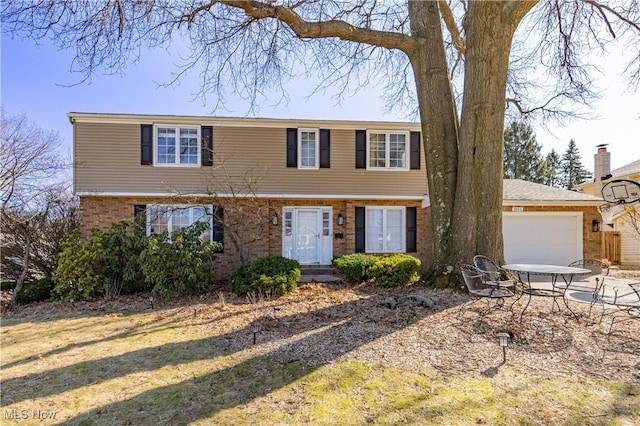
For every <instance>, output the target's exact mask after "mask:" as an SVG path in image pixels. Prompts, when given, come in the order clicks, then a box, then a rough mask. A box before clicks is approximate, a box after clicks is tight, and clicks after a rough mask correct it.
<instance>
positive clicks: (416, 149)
mask: <svg viewBox="0 0 640 426" xmlns="http://www.w3.org/2000/svg"><path fill="white" fill-rule="evenodd" d="M409 141H410V151H411V154H410V162H409V168H410V169H411V170H420V132H411V133H410V134H409Z"/></svg>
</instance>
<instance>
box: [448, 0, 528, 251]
mask: <svg viewBox="0 0 640 426" xmlns="http://www.w3.org/2000/svg"><path fill="white" fill-rule="evenodd" d="M535 3H536V2H535V1H533V2H499V1H481V2H480V1H474V2H469V10H468V19H467V20H466V22H467V23H468V27H467V28H466V35H467V43H466V52H465V76H464V101H463V104H462V113H461V120H460V123H461V124H460V136H459V141H458V180H457V185H456V191H455V204H454V209H453V221H452V229H453V230H454V232H455V235H454V238H453V244H452V250H453V251H452V253H451V255H452V259H451V260H452V261H455V260H466V261H468V260H470V259H471V258H472V257H473V256H474V255H475V254H484V255H487V256H490V257H492V258H494V259H496V260H497V261H499V262H502V261H503V260H504V249H503V239H502V193H503V191H502V179H503V164H502V158H503V129H504V113H505V95H506V86H507V70H508V66H509V52H510V51H511V41H512V39H513V34H514V32H515V30H516V27H517V26H518V23H519V22H520V20H521V19H522V17H523V16H524V15H525V14H526V12H528V11H529V10H530V9H531V7H533V6H534V5H535ZM496 185H497V186H498V187H495V186H496Z"/></svg>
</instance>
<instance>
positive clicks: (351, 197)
mask: <svg viewBox="0 0 640 426" xmlns="http://www.w3.org/2000/svg"><path fill="white" fill-rule="evenodd" d="M76 195H77V196H79V197H171V198H193V197H198V198H211V196H212V194H209V193H191V194H187V193H185V194H176V193H174V192H97V191H96V192H88V191H80V192H76ZM215 196H216V197H217V198H269V199H273V200H285V199H300V200H387V201H396V200H408V201H423V200H424V199H425V195H361V194H283V193H280V194H232V193H216V194H215Z"/></svg>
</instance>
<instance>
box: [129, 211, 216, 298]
mask: <svg viewBox="0 0 640 426" xmlns="http://www.w3.org/2000/svg"><path fill="white" fill-rule="evenodd" d="M208 226H209V225H208V224H207V223H204V222H196V223H194V224H193V225H191V226H190V227H188V228H186V229H184V230H183V231H181V232H174V233H173V234H171V241H169V239H168V238H167V237H168V235H167V233H166V232H165V233H162V234H155V235H152V236H150V237H149V244H148V245H147V247H146V248H145V249H144V250H143V251H142V253H140V259H139V262H140V268H141V270H142V273H143V274H144V277H145V281H146V282H147V283H149V284H150V285H151V286H152V288H151V291H152V292H153V293H157V294H161V295H163V296H165V297H168V296H170V295H171V294H172V293H195V292H200V291H205V290H208V289H209V287H210V285H211V283H212V282H213V278H214V270H213V266H212V263H213V260H214V259H215V253H218V252H220V251H221V250H222V244H220V243H217V242H204V241H202V240H201V238H200V237H201V236H202V233H203V232H204V231H205V230H206V229H207V227H208Z"/></svg>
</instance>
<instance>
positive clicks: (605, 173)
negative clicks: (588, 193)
mask: <svg viewBox="0 0 640 426" xmlns="http://www.w3.org/2000/svg"><path fill="white" fill-rule="evenodd" d="M596 148H598V152H596V155H594V156H593V159H594V167H593V181H594V182H595V184H596V190H597V193H598V194H599V193H600V191H601V190H602V181H604V180H607V179H609V178H610V177H611V153H610V152H607V144H606V143H603V144H600V145H596Z"/></svg>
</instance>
